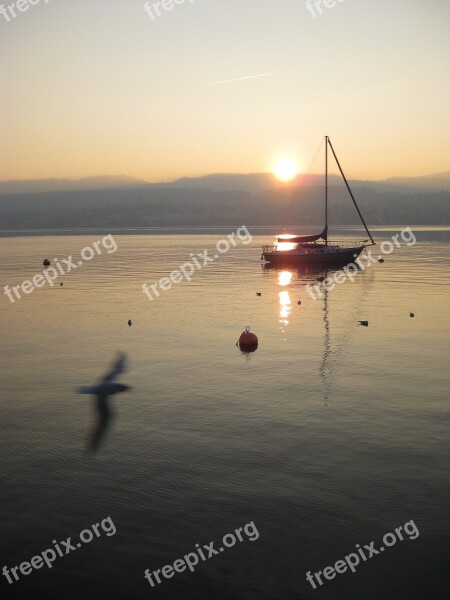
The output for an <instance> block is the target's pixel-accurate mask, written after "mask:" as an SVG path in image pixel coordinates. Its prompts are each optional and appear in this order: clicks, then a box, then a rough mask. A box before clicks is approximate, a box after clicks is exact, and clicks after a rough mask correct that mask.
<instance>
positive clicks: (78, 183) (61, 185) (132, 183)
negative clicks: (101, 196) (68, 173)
mask: <svg viewBox="0 0 450 600" xmlns="http://www.w3.org/2000/svg"><path fill="white" fill-rule="evenodd" d="M143 185H144V186H145V185H148V182H147V181H144V180H141V179H136V178H135V177H128V176H127V175H115V176H112V177H102V176H99V177H84V178H83V179H26V180H24V181H15V180H11V181H0V194H38V193H43V192H67V191H77V190H107V189H121V188H122V189H123V188H133V187H140V186H143Z"/></svg>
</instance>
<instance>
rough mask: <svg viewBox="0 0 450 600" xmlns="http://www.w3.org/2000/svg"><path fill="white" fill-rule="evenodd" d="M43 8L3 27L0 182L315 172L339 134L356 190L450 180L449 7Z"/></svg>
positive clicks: (255, 2)
mask: <svg viewBox="0 0 450 600" xmlns="http://www.w3.org/2000/svg"><path fill="white" fill-rule="evenodd" d="M23 1H24V0H22V2H23ZM33 1H34V2H37V4H36V5H34V6H30V7H29V9H28V10H27V11H26V12H23V13H20V12H17V17H16V18H13V17H11V16H9V18H10V21H9V22H8V21H7V19H6V17H5V16H4V15H2V14H0V74H1V87H0V136H1V137H0V179H1V180H6V179H29V178H47V177H69V178H78V177H85V176H92V175H114V174H127V175H132V176H136V177H142V178H144V179H147V180H150V181H158V180H166V179H173V178H176V177H179V176H184V175H200V174H206V173H211V172H255V171H258V172H260V171H267V170H270V168H271V166H272V164H273V163H274V161H275V160H276V159H277V158H279V157H280V156H283V155H284V154H285V153H292V152H293V153H295V154H296V156H297V157H298V160H299V162H300V164H301V165H303V166H304V168H305V170H307V169H308V167H309V166H310V162H311V159H312V157H313V155H314V153H315V151H316V149H317V147H318V145H319V143H320V141H321V139H322V137H323V136H324V135H325V134H328V135H329V136H330V137H331V140H332V141H333V143H334V145H335V147H336V149H337V151H338V156H339V157H340V158H342V161H343V164H344V166H345V171H346V174H348V176H349V177H351V178H376V179H379V178H384V177H388V176H392V175H422V174H427V173H433V172H439V171H446V170H449V164H450V161H449V157H450V147H449V139H450V137H449V134H450V126H449V107H450V83H449V74H448V73H449V56H450V48H449V36H448V24H449V17H450V10H449V7H450V2H449V1H448V0H395V1H393V0H339V1H337V2H336V5H335V6H334V7H331V8H325V7H323V8H322V14H320V13H319V12H318V10H317V9H315V13H316V17H315V18H314V17H313V16H312V14H311V13H310V12H309V11H308V10H307V8H306V0H193V1H192V0H185V2H184V3H183V2H182V0H178V2H180V4H179V5H174V7H173V9H172V10H171V11H164V10H162V11H161V16H159V17H156V16H155V18H154V19H152V18H151V17H150V16H149V15H148V14H147V13H145V12H144V1H143V0H142V1H141V0H49V1H48V3H46V1H45V0H40V1H39V0H33ZM166 1H167V0H166ZM328 1H329V0H328ZM11 2H12V0H9V1H7V2H6V3H5V4H11ZM16 2H17V0H16ZM155 3H157V2H156V0H150V2H149V3H148V4H149V6H151V5H152V4H155ZM7 15H9V13H7ZM264 74H268V75H267V76H265V77H257V78H253V79H240V80H238V81H231V82H228V83H220V84H217V85H206V84H210V83H215V82H219V81H226V80H230V79H238V78H244V77H248V76H251V75H264ZM320 166H321V165H320V162H317V164H315V165H314V168H313V170H314V171H317V170H319V168H320Z"/></svg>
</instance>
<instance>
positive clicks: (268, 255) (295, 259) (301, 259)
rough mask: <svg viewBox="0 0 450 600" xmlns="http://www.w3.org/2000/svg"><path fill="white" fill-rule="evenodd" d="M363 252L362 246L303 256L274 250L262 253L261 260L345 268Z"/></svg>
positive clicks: (290, 251) (294, 252) (275, 263)
mask: <svg viewBox="0 0 450 600" xmlns="http://www.w3.org/2000/svg"><path fill="white" fill-rule="evenodd" d="M363 250H364V246H358V247H355V248H345V249H341V248H340V249H338V250H336V251H332V252H324V253H323V254H305V253H300V252H298V251H297V250H283V251H282V250H275V251H273V252H263V254H262V256H261V258H262V259H263V260H266V261H267V262H269V263H270V264H272V265H321V266H327V265H333V266H336V265H341V266H345V265H348V264H349V263H352V262H354V260H355V259H356V258H357V257H358V256H359V255H360V254H361V252H362V251H363Z"/></svg>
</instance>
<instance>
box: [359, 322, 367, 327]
mask: <svg viewBox="0 0 450 600" xmlns="http://www.w3.org/2000/svg"><path fill="white" fill-rule="evenodd" d="M359 323H360V325H362V326H363V327H368V326H369V321H359Z"/></svg>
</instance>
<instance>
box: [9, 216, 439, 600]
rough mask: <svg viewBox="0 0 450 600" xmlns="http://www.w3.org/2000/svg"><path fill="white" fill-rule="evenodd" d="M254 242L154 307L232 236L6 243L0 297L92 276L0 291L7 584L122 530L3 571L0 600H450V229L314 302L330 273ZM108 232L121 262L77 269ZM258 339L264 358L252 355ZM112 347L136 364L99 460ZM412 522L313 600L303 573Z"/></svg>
mask: <svg viewBox="0 0 450 600" xmlns="http://www.w3.org/2000/svg"><path fill="white" fill-rule="evenodd" d="M400 230H401V227H399V228H397V229H396V228H394V227H391V228H388V229H381V228H379V229H378V230H375V231H374V234H375V239H376V241H377V242H378V243H380V242H382V241H383V240H389V239H391V236H392V235H394V234H395V233H397V232H399V231H400ZM249 231H250V233H251V234H252V236H253V239H252V241H251V243H245V244H244V243H243V241H241V240H239V239H238V238H236V239H237V242H238V243H237V245H236V247H234V248H231V249H230V250H229V251H228V252H226V253H223V254H222V255H220V256H218V258H217V259H215V260H214V261H213V262H209V263H208V264H207V265H206V266H204V267H203V266H202V268H201V269H198V268H196V270H195V272H194V273H193V274H192V276H191V281H186V280H184V279H183V281H181V282H179V283H176V284H172V286H171V288H170V289H167V290H166V291H160V296H159V297H157V298H155V299H153V300H152V301H151V300H149V298H148V297H147V296H146V295H145V294H144V293H143V290H142V285H143V284H144V283H147V284H148V285H149V286H150V284H154V283H155V282H158V281H159V280H160V279H161V278H162V277H166V276H168V275H169V274H170V273H171V272H172V271H173V270H174V269H177V268H178V267H179V266H180V265H183V264H184V263H186V262H187V261H190V260H192V256H190V254H191V253H193V254H194V256H197V255H198V254H200V253H203V252H204V250H205V249H207V250H208V252H209V256H214V254H217V251H216V243H217V242H218V241H219V240H222V239H226V235H227V234H229V233H231V231H228V230H212V231H210V232H208V233H197V234H185V233H184V234H183V233H179V234H177V235H169V234H158V233H157V232H144V231H142V232H140V235H137V234H132V233H130V232H128V233H127V234H123V232H122V233H121V232H102V233H101V234H96V233H95V232H84V233H82V234H79V235H75V233H72V234H66V235H45V232H41V235H20V236H12V237H0V255H1V257H2V258H1V267H0V273H1V286H2V292H3V288H4V286H5V285H9V286H10V287H13V286H16V285H19V284H21V283H22V282H23V281H24V280H30V279H31V278H32V277H33V276H34V275H35V274H38V273H42V271H43V269H44V267H43V266H42V261H43V259H44V258H45V257H48V258H49V259H50V260H51V261H52V265H53V264H54V263H53V259H54V258H55V257H56V258H58V260H59V261H60V263H61V264H63V265H64V263H62V259H67V257H68V256H69V255H72V256H73V260H74V262H75V264H76V265H77V268H76V269H73V268H72V270H71V272H70V273H67V274H65V275H61V274H59V276H58V278H57V279H56V280H55V284H54V285H53V286H52V287H51V286H50V285H48V283H46V284H45V285H43V287H41V288H39V289H35V290H34V291H32V292H31V293H29V294H24V293H23V292H22V291H21V292H20V293H21V296H23V297H22V298H21V299H20V300H18V299H17V298H16V299H15V301H14V303H12V302H10V300H8V297H7V296H6V295H5V294H4V293H2V294H1V298H0V315H1V325H2V326H1V329H2V344H1V347H0V356H1V365H2V400H1V404H0V411H1V414H0V452H1V457H2V460H1V467H0V472H1V482H2V483H1V487H0V500H1V504H0V507H1V508H0V522H1V533H0V548H1V565H0V568H3V566H4V565H5V566H7V567H8V569H9V570H11V568H13V567H15V566H19V565H20V564H21V563H23V562H26V561H28V562H29V561H30V560H31V558H32V557H33V556H36V555H38V554H40V553H42V552H43V551H45V550H46V549H47V548H53V547H54V544H53V543H52V541H53V540H55V541H61V540H63V541H65V540H67V538H69V536H70V537H71V538H72V544H73V543H74V542H77V541H78V540H79V534H80V532H81V531H82V530H85V529H89V528H91V529H92V525H93V524H95V523H100V522H101V521H103V520H104V519H106V518H107V517H110V518H111V521H112V522H113V523H114V526H115V528H116V533H115V534H114V535H107V534H106V533H105V532H104V531H102V529H100V533H101V535H100V537H94V539H93V540H92V541H91V542H90V543H86V544H82V545H81V546H80V547H77V548H76V549H75V550H72V551H71V552H70V553H69V555H67V556H66V555H64V556H62V557H57V558H56V560H55V561H54V562H53V563H52V568H51V569H49V568H47V566H46V565H45V564H44V566H43V567H41V568H39V569H33V570H32V572H31V573H30V574H29V575H24V574H22V573H21V572H20V571H19V572H18V575H19V580H18V581H16V580H15V579H14V578H13V579H12V580H13V582H14V583H12V584H9V583H8V581H7V578H6V577H5V576H3V577H1V580H2V593H3V592H6V595H4V596H3V597H7V598H16V597H17V598H22V597H23V598H32V597H36V596H38V597H42V598H46V599H47V600H56V599H58V600H61V599H64V600H75V599H76V600H80V599H83V600H91V599H92V600H93V599H97V598H108V599H111V600H116V599H117V600H119V599H120V600H122V599H125V598H130V599H136V600H141V599H148V598H161V599H170V600H178V599H187V600H215V599H219V600H222V599H223V600H241V599H242V600H290V599H292V600H294V599H296V600H301V599H310V598H311V599H313V598H314V599H317V600H321V599H326V600H349V599H350V600H353V599H355V600H399V599H400V600H401V599H403V598H405V599H408V600H411V599H421V600H422V599H424V600H425V599H426V600H428V599H439V598H445V597H446V594H447V592H448V576H447V575H446V572H447V560H448V550H449V534H448V532H449V523H448V491H449V490H448V461H449V444H448V397H449V393H448V382H449V376H448V373H449V367H448V365H449V359H450V350H449V343H448V339H449V329H450V327H449V326H450V321H449V312H448V306H449V303H448V298H449V295H448V294H449V281H450V280H449V270H450V269H449V250H448V248H449V245H448V242H449V238H450V230H449V229H448V228H447V229H445V228H441V229H440V228H420V227H417V228H413V231H414V234H415V236H416V238H417V242H416V243H415V244H414V245H409V246H408V245H407V244H406V243H405V242H404V241H403V240H402V239H401V238H399V240H400V242H401V244H400V247H399V248H395V249H394V251H393V252H392V253H391V254H390V255H389V256H385V257H384V258H385V262H384V263H378V262H377V263H374V264H372V265H371V266H370V267H368V268H366V269H365V270H364V271H361V272H359V273H358V274H357V275H356V276H355V278H354V281H353V282H352V281H349V280H346V281H345V282H344V283H342V284H340V285H336V287H335V288H334V289H333V290H330V291H328V292H327V294H326V297H325V298H322V299H320V298H319V299H317V300H314V299H312V298H311V297H310V296H309V295H308V293H307V292H306V288H305V285H306V284H307V283H314V282H317V281H316V280H317V275H318V273H315V272H304V271H299V270H295V269H278V270H275V269H263V268H262V266H261V264H260V255H261V246H262V244H264V243H271V242H272V240H273V236H272V235H270V233H273V232H270V233H268V232H264V231H262V230H260V229H255V230H252V228H251V227H249ZM108 233H112V235H113V240H114V241H115V243H116V248H117V249H116V250H115V251H114V252H113V251H111V252H108V251H107V249H106V248H105V247H103V246H102V245H100V246H99V247H100V249H101V250H102V253H101V254H100V255H98V254H97V253H96V254H95V256H94V257H93V258H92V259H91V260H89V261H84V262H83V264H82V265H78V261H79V260H80V253H81V251H82V250H83V248H85V247H88V246H90V247H91V248H92V247H93V243H94V242H95V241H96V240H102V239H103V237H104V236H105V235H106V234H108ZM360 235H361V233H360V232H356V237H358V236H360ZM337 237H338V238H339V239H350V238H351V237H355V235H353V236H352V235H351V234H350V233H349V232H345V231H342V232H341V233H339V235H338V236H337ZM245 241H246V242H248V241H249V240H248V239H246V240H245ZM109 247H110V249H111V246H109ZM373 254H374V256H378V255H379V254H380V250H379V246H378V247H376V248H375V250H374V251H373ZM198 260H199V264H201V265H203V260H201V259H200V258H199V259H198ZM362 262H363V264H366V260H364V259H363V260H362ZM61 282H62V283H63V284H64V285H63V286H60V283H61ZM257 293H260V294H261V295H260V296H258V295H257ZM14 298H15V296H13V299H14ZM299 300H300V301H301V304H298V301H299ZM411 312H412V313H414V317H411V316H410V313H411ZM129 319H131V321H132V325H131V326H129V325H128V324H127V322H128V320H129ZM360 320H367V321H368V322H369V326H368V327H363V326H361V325H359V323H358V321H360ZM247 325H249V326H250V327H251V329H252V331H254V332H255V333H256V334H257V335H258V338H259V347H258V349H257V350H256V352H253V353H249V354H244V353H242V352H240V350H239V348H238V347H236V345H235V344H236V341H237V339H238V338H239V335H240V334H241V332H242V331H243V330H244V329H245V327H246V326H247ZM118 351H122V352H125V353H126V354H127V356H128V369H127V371H126V372H124V373H123V374H121V375H120V377H119V378H118V379H117V381H119V382H121V383H124V384H127V385H130V386H132V389H131V390H128V391H127V392H125V393H122V394H117V395H115V396H112V397H111V398H110V400H111V406H112V407H113V410H114V419H112V420H111V422H110V427H109V429H108V431H107V432H106V434H105V436H104V438H102V440H101V444H100V447H99V449H98V451H97V452H96V453H92V452H91V453H89V452H86V445H87V440H88V436H89V433H90V431H91V429H92V427H93V424H94V423H95V412H94V405H95V400H94V398H93V397H90V396H87V395H79V394H77V393H75V390H76V388H77V387H79V386H83V385H87V386H88V385H94V384H95V383H96V381H98V379H99V378H100V377H101V376H102V375H104V374H105V373H106V372H107V370H108V368H109V367H110V366H111V363H112V361H113V359H114V357H115V356H116V354H117V352H118ZM410 521H413V522H414V524H415V526H416V528H417V530H418V532H419V535H418V536H408V535H406V534H403V537H404V539H403V541H401V540H399V539H397V542H396V543H395V544H393V545H392V547H386V548H385V550H384V551H382V552H379V553H378V555H374V556H373V557H372V558H370V559H367V560H365V561H363V560H362V559H361V561H360V564H359V565H357V567H356V570H355V572H354V573H353V572H352V571H351V570H350V569H349V568H347V570H346V572H344V573H341V574H339V573H337V574H336V575H335V576H334V577H333V578H332V579H330V580H328V579H326V578H324V577H323V575H322V582H323V584H322V585H319V584H318V583H317V581H316V586H317V589H314V588H313V586H312V585H311V584H310V583H309V582H308V581H307V579H306V573H307V572H309V571H311V572H312V573H313V574H314V573H315V572H318V571H322V572H323V570H324V569H325V568H326V567H327V566H334V565H335V564H336V562H337V561H339V560H345V557H346V556H347V555H349V554H350V553H352V552H357V550H356V549H355V546H356V544H359V545H360V547H361V548H364V546H365V545H370V543H371V542H372V541H374V542H375V546H374V547H375V548H378V549H379V548H380V546H382V545H383V536H384V535H385V534H386V533H388V532H390V533H394V534H395V529H396V528H398V527H399V526H403V525H404V524H405V523H407V522H410ZM249 523H253V524H254V526H253V528H252V531H253V532H254V531H255V530H257V532H258V534H259V537H257V536H256V535H255V534H254V535H253V541H251V539H250V536H247V535H246V534H245V533H244V532H243V533H242V536H243V541H242V542H240V541H239V540H237V541H236V543H235V544H234V545H232V546H230V547H228V548H225V549H224V551H223V552H218V554H217V555H216V554H214V555H213V556H212V557H211V558H210V559H207V560H205V561H203V560H200V561H199V564H198V565H197V566H196V567H195V571H194V572H193V573H191V572H190V570H188V569H185V570H184V571H182V572H175V574H174V575H172V576H171V577H170V578H165V577H163V576H162V575H160V577H161V583H160V584H156V585H155V586H154V587H151V585H150V583H149V581H147V580H146V579H145V578H144V571H145V570H146V569H149V570H150V572H153V571H155V570H158V569H160V570H161V569H162V568H163V567H164V566H165V565H172V566H173V564H174V562H175V561H176V560H177V559H180V558H183V556H185V555H187V554H189V553H192V552H195V551H196V547H195V544H197V543H198V544H199V545H200V547H202V546H204V545H208V544H210V542H212V541H214V542H215V545H214V548H219V547H221V546H222V547H223V544H222V539H223V537H224V536H225V535H226V534H228V533H233V532H235V530H236V529H239V528H241V527H242V528H244V526H245V525H246V524H249ZM110 533H111V532H110ZM235 536H236V533H235ZM410 537H412V538H414V539H410ZM256 538H257V539H256ZM390 539H392V538H390ZM75 546H76V544H75ZM205 554H207V551H206V550H205ZM367 554H368V553H367Z"/></svg>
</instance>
